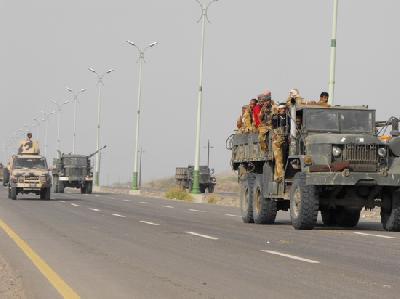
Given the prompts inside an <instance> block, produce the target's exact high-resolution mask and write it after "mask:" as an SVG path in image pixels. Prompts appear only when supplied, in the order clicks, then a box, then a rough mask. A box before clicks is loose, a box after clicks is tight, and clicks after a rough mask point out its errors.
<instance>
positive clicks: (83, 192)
mask: <svg viewBox="0 0 400 299" xmlns="http://www.w3.org/2000/svg"><path fill="white" fill-rule="evenodd" d="M86 187H87V186H86V185H83V186H82V187H81V194H86Z"/></svg>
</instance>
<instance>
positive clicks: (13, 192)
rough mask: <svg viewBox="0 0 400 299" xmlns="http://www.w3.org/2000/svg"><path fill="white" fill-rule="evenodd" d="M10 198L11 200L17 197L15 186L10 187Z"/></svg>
mask: <svg viewBox="0 0 400 299" xmlns="http://www.w3.org/2000/svg"><path fill="white" fill-rule="evenodd" d="M9 190H10V198H11V199H12V200H16V199H17V188H16V187H10V188H9Z"/></svg>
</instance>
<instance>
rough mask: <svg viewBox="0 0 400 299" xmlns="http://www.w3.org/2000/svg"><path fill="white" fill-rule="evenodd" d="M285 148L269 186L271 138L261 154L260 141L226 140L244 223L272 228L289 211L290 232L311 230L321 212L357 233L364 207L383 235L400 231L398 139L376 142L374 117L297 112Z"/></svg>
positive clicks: (331, 110) (337, 110) (358, 111)
mask: <svg viewBox="0 0 400 299" xmlns="http://www.w3.org/2000/svg"><path fill="white" fill-rule="evenodd" d="M286 118H287V124H288V125H287V126H286V128H285V133H284V134H285V140H286V142H285V143H284V146H283V156H284V165H285V171H284V179H283V180H282V181H275V180H274V171H275V169H274V166H275V162H274V155H273V152H272V135H273V134H272V133H269V134H268V142H269V147H268V150H267V151H266V152H264V151H262V150H261V149H260V145H259V142H258V136H257V134H241V133H238V134H234V135H232V136H231V137H230V138H228V140H227V147H228V149H230V150H232V159H231V164H232V168H233V170H235V171H237V173H238V181H239V184H240V206H241V212H242V220H243V221H244V222H246V223H250V222H255V223H257V224H272V223H274V221H275V217H276V215H277V211H280V210H283V211H288V210H289V209H290V217H291V221H292V225H293V227H294V228H295V229H313V228H314V226H315V225H316V223H317V215H318V211H320V212H321V215H322V221H323V223H324V224H325V225H338V226H341V227H354V226H356V225H357V223H358V221H359V219H360V211H361V209H362V208H365V209H373V208H375V207H380V208H381V222H382V225H383V228H384V229H385V230H388V231H400V190H399V187H400V137H399V131H398V120H397V119H396V118H392V119H391V120H390V122H385V125H391V126H392V133H391V137H390V138H391V141H390V142H385V141H382V140H381V138H380V136H378V135H379V134H378V130H377V127H376V121H375V110H372V109H368V108H367V107H364V106H361V107H344V106H335V107H327V108H323V107H321V106H317V105H315V106H309V105H305V106H296V105H295V103H292V106H291V108H290V109H289V111H288V113H287V115H286Z"/></svg>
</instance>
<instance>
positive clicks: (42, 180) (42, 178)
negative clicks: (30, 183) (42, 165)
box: [40, 175, 47, 183]
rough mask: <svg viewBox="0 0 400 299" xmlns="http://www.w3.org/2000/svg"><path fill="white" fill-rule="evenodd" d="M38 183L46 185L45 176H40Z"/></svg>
mask: <svg viewBox="0 0 400 299" xmlns="http://www.w3.org/2000/svg"><path fill="white" fill-rule="evenodd" d="M40 182H41V183H46V182H47V176H46V175H42V176H40Z"/></svg>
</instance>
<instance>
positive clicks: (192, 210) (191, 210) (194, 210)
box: [189, 209, 206, 213]
mask: <svg viewBox="0 0 400 299" xmlns="http://www.w3.org/2000/svg"><path fill="white" fill-rule="evenodd" d="M189 211H190V212H201V213H205V212H206V211H200V210H196V209H189Z"/></svg>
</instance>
